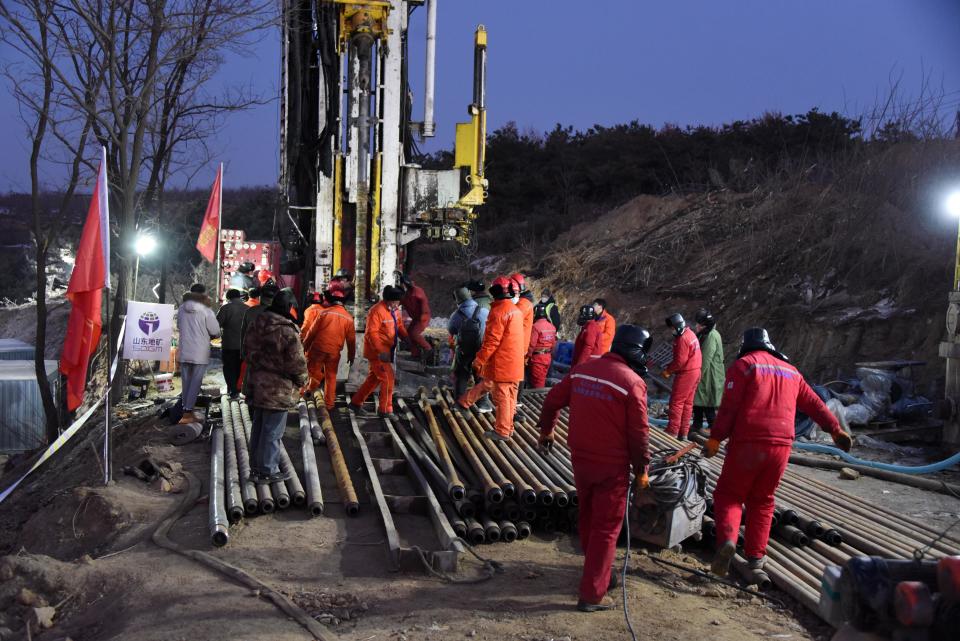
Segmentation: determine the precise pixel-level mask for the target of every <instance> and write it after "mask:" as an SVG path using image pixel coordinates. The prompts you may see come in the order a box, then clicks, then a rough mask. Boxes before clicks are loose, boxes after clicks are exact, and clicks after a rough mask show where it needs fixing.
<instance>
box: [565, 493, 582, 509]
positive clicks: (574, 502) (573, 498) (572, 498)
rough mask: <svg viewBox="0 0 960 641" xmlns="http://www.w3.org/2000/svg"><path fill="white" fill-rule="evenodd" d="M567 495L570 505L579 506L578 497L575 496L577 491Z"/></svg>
mask: <svg viewBox="0 0 960 641" xmlns="http://www.w3.org/2000/svg"><path fill="white" fill-rule="evenodd" d="M568 496H569V497H570V507H579V505H580V499H579V498H577V493H576V492H571V493H570V494H568Z"/></svg>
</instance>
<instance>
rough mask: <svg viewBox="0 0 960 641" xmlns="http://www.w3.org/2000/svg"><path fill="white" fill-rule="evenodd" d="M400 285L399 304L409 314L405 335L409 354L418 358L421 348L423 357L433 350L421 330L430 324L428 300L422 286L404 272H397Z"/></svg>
mask: <svg viewBox="0 0 960 641" xmlns="http://www.w3.org/2000/svg"><path fill="white" fill-rule="evenodd" d="M398 276H399V279H400V285H401V286H402V288H403V296H402V297H401V298H400V304H401V305H402V306H403V309H404V310H406V312H407V314H408V315H409V316H410V327H409V328H407V335H408V337H409V340H410V355H411V356H413V357H414V358H420V356H421V350H422V351H423V352H424V354H423V355H424V356H425V357H429V353H430V352H431V351H433V347H432V346H431V345H430V343H429V342H427V339H425V338H424V337H423V330H425V329H426V328H427V327H429V326H430V301H428V300H427V293H426V292H425V291H423V288H422V287H420V286H419V285H417V284H415V283H414V282H413V281H412V280H410V277H409V276H407V275H406V274H398Z"/></svg>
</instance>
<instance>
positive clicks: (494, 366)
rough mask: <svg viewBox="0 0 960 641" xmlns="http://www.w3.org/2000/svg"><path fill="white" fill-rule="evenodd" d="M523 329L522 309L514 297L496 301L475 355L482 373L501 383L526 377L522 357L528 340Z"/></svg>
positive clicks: (474, 364) (474, 361)
mask: <svg viewBox="0 0 960 641" xmlns="http://www.w3.org/2000/svg"><path fill="white" fill-rule="evenodd" d="M525 336H526V335H525V334H524V333H523V312H521V311H520V310H519V309H517V306H516V305H514V304H513V302H512V301H510V300H507V299H503V300H495V301H493V305H491V306H490V315H489V316H487V326H486V328H485V329H484V332H483V343H482V344H481V345H480V351H479V352H477V356H476V358H474V359H473V366H474V367H476V368H478V369H480V376H481V377H482V378H484V379H487V380H491V381H496V382H498V383H518V382H520V381H522V380H523V357H524V356H525V355H526V353H527V343H526V340H525Z"/></svg>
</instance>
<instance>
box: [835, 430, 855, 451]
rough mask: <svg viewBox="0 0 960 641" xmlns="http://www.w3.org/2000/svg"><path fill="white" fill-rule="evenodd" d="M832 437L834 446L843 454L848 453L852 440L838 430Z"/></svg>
mask: <svg viewBox="0 0 960 641" xmlns="http://www.w3.org/2000/svg"><path fill="white" fill-rule="evenodd" d="M832 436H833V442H834V444H835V445H836V446H837V447H839V448H840V449H841V450H843V451H844V452H849V451H850V448H851V447H853V439H852V438H850V435H849V434H847V433H846V432H844V431H843V430H840V431H839V432H837V433H835V434H833V435H832Z"/></svg>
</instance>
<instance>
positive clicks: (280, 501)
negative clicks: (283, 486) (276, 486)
mask: <svg viewBox="0 0 960 641" xmlns="http://www.w3.org/2000/svg"><path fill="white" fill-rule="evenodd" d="M277 507H278V508H280V509H281V510H285V509H287V508H288V507H290V497H289V496H279V497H277Z"/></svg>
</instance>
